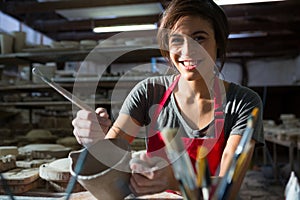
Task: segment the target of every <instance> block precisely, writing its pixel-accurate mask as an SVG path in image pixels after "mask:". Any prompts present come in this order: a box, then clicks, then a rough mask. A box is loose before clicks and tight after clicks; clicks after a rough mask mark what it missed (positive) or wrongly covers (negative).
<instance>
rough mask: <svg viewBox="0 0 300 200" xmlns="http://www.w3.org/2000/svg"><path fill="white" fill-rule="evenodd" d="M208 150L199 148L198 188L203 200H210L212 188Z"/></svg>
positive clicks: (197, 159)
mask: <svg viewBox="0 0 300 200" xmlns="http://www.w3.org/2000/svg"><path fill="white" fill-rule="evenodd" d="M206 155H207V149H206V148H205V147H202V146H199V147H198V148H197V157H196V163H195V165H196V171H197V187H198V188H199V189H200V192H201V193H202V199H203V200H208V199H209V193H210V186H211V178H210V171H209V167H208V162H207V158H206Z"/></svg>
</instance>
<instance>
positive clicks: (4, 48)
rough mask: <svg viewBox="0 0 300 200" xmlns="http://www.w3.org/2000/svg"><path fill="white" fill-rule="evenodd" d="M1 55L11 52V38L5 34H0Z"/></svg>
mask: <svg viewBox="0 0 300 200" xmlns="http://www.w3.org/2000/svg"><path fill="white" fill-rule="evenodd" d="M0 45H1V53H2V54H8V53H12V52H13V37H12V36H10V35H8V34H6V33H1V34H0Z"/></svg>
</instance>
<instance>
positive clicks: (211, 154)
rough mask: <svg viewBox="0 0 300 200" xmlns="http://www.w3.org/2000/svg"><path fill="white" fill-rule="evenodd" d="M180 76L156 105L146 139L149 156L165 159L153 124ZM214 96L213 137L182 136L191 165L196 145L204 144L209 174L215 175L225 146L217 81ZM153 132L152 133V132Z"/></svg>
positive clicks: (159, 138) (162, 143) (160, 141)
mask: <svg viewBox="0 0 300 200" xmlns="http://www.w3.org/2000/svg"><path fill="white" fill-rule="evenodd" d="M179 78H180V76H177V77H176V79H175V80H174V82H173V83H172V84H171V86H170V87H169V88H168V89H167V90H166V92H165V94H164V96H163V97H162V99H161V100H160V103H159V106H158V107H157V109H156V111H155V113H154V117H153V119H152V121H151V124H150V130H149V131H150V133H149V137H148V141H147V153H148V155H149V156H160V157H163V158H166V159H167V156H166V152H165V144H164V141H163V139H162V137H161V133H160V131H156V130H155V126H154V124H155V123H156V121H157V118H158V115H159V114H160V112H161V110H162V108H163V106H164V105H165V102H166V101H167V100H168V98H169V97H170V95H171V93H172V92H173V89H174V88H175V86H176V85H177V83H178V80H179ZM214 90H215V94H216V95H215V98H214V109H215V120H214V124H215V137H213V138H205V139H203V138H187V137H184V138H182V140H183V142H184V144H185V148H186V150H187V152H188V155H189V157H190V159H191V162H192V165H193V166H194V167H195V161H196V156H197V149H198V147H199V146H200V145H201V146H204V147H205V148H206V149H207V150H208V151H207V152H208V154H207V155H206V157H207V160H208V165H209V169H210V174H211V175H213V176H214V175H216V174H215V173H216V171H217V169H218V167H219V165H220V162H221V158H222V153H223V150H224V147H225V136H224V128H223V127H224V118H223V110H222V100H221V95H220V94H221V93H220V89H219V83H218V82H215V84H214ZM153 133H154V134H153Z"/></svg>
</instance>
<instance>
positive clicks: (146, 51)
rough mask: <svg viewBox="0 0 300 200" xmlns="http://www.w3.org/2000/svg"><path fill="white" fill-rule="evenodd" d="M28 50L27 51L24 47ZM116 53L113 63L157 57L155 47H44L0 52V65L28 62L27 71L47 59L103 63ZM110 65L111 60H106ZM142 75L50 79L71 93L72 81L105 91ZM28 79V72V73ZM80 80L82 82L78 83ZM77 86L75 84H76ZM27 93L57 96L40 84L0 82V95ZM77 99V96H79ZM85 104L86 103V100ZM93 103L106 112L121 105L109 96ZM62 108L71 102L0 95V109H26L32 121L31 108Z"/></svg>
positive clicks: (127, 85)
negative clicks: (23, 50) (28, 67)
mask: <svg viewBox="0 0 300 200" xmlns="http://www.w3.org/2000/svg"><path fill="white" fill-rule="evenodd" d="M27 51H28V50H27ZM116 55H119V57H117V58H116V59H115V60H113V63H145V62H147V63H150V60H151V57H158V56H160V51H159V50H158V48H157V47H156V46H150V47H149V46H148V47H135V46H132V47H109V48H94V49H58V50H55V49H51V48H49V49H46V50H44V51H38V50H34V49H32V51H29V52H20V53H13V54H2V55H0V64H2V65H6V66H8V67H9V66H17V65H28V66H30V72H31V69H32V67H33V64H35V63H38V64H46V63H49V62H52V63H53V62H54V63H65V62H82V61H84V60H88V61H95V62H100V63H101V64H103V63H102V62H107V61H109V60H112V58H113V57H114V56H116ZM108 64H111V63H108ZM144 78H145V77H127V78H126V79H120V77H115V76H114V77H104V76H103V77H101V78H100V79H99V78H97V77H79V78H78V77H76V78H74V77H70V78H69V77H68V78H65V77H63V78H53V81H54V82H57V83H59V84H60V85H61V86H62V87H63V88H65V89H67V90H69V91H70V92H72V89H73V87H74V83H75V81H76V82H80V87H82V88H83V90H84V89H85V87H86V88H88V87H89V85H90V84H95V83H97V82H98V87H99V88H100V90H104V91H109V90H111V89H113V88H114V87H115V85H116V83H118V88H128V89H130V88H132V87H133V86H134V85H135V84H136V83H137V82H138V81H140V80H141V79H144ZM30 80H32V75H31V73H30ZM81 83H82V84H81ZM77 85H78V84H77ZM31 93H49V97H51V95H56V96H60V94H58V93H57V92H56V91H55V90H53V89H52V88H51V87H50V86H48V85H46V84H44V83H33V82H32V81H28V82H24V83H16V84H14V85H8V84H6V85H0V94H1V96H2V97H3V96H4V95H11V94H31ZM79 98H80V97H79ZM87 103H89V102H87ZM90 103H93V104H95V105H101V106H103V107H105V108H107V109H108V111H109V112H110V109H111V106H112V105H121V103H122V102H121V101H111V100H110V99H109V96H105V97H103V98H101V99H95V100H94V101H93V102H92V101H90ZM55 106H57V107H60V108H61V107H65V109H66V110H67V109H71V106H72V105H71V103H70V102H69V101H67V100H65V99H64V98H63V97H62V96H61V98H58V99H55V100H51V99H50V100H48V99H47V98H44V99H42V98H41V99H38V98H36V99H33V100H30V99H27V100H24V99H19V100H16V101H14V100H13V101H4V100H3V98H1V101H0V109H2V108H7V107H14V108H17V109H27V110H29V115H30V116H29V119H30V122H31V121H32V115H33V112H32V111H33V110H35V109H44V108H46V107H55Z"/></svg>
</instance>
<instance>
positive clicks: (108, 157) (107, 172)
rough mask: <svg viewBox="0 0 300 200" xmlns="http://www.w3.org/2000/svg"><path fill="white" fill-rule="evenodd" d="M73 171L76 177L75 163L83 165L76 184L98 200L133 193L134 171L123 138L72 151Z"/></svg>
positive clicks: (111, 198)
mask: <svg viewBox="0 0 300 200" xmlns="http://www.w3.org/2000/svg"><path fill="white" fill-rule="evenodd" d="M83 151H88V152H85V153H86V156H85V159H84V161H83V162H79V159H78V158H80V154H82V153H84V152H83ZM69 159H71V166H70V172H71V174H72V176H75V169H77V168H75V167H78V166H76V163H77V161H78V163H82V166H81V170H80V172H79V173H78V176H77V181H78V182H79V183H80V184H81V185H82V186H83V187H84V188H85V189H86V190H88V191H89V192H90V193H91V194H92V195H93V196H94V197H96V198H97V199H105V200H120V199H124V198H125V197H126V196H128V195H129V194H130V193H131V192H130V189H129V180H130V176H131V170H130V167H129V162H130V159H131V150H130V145H129V143H128V142H127V141H126V140H123V139H104V140H99V141H98V142H97V143H95V144H94V145H92V146H90V147H88V148H84V149H81V150H79V151H73V152H71V153H70V154H69Z"/></svg>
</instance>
